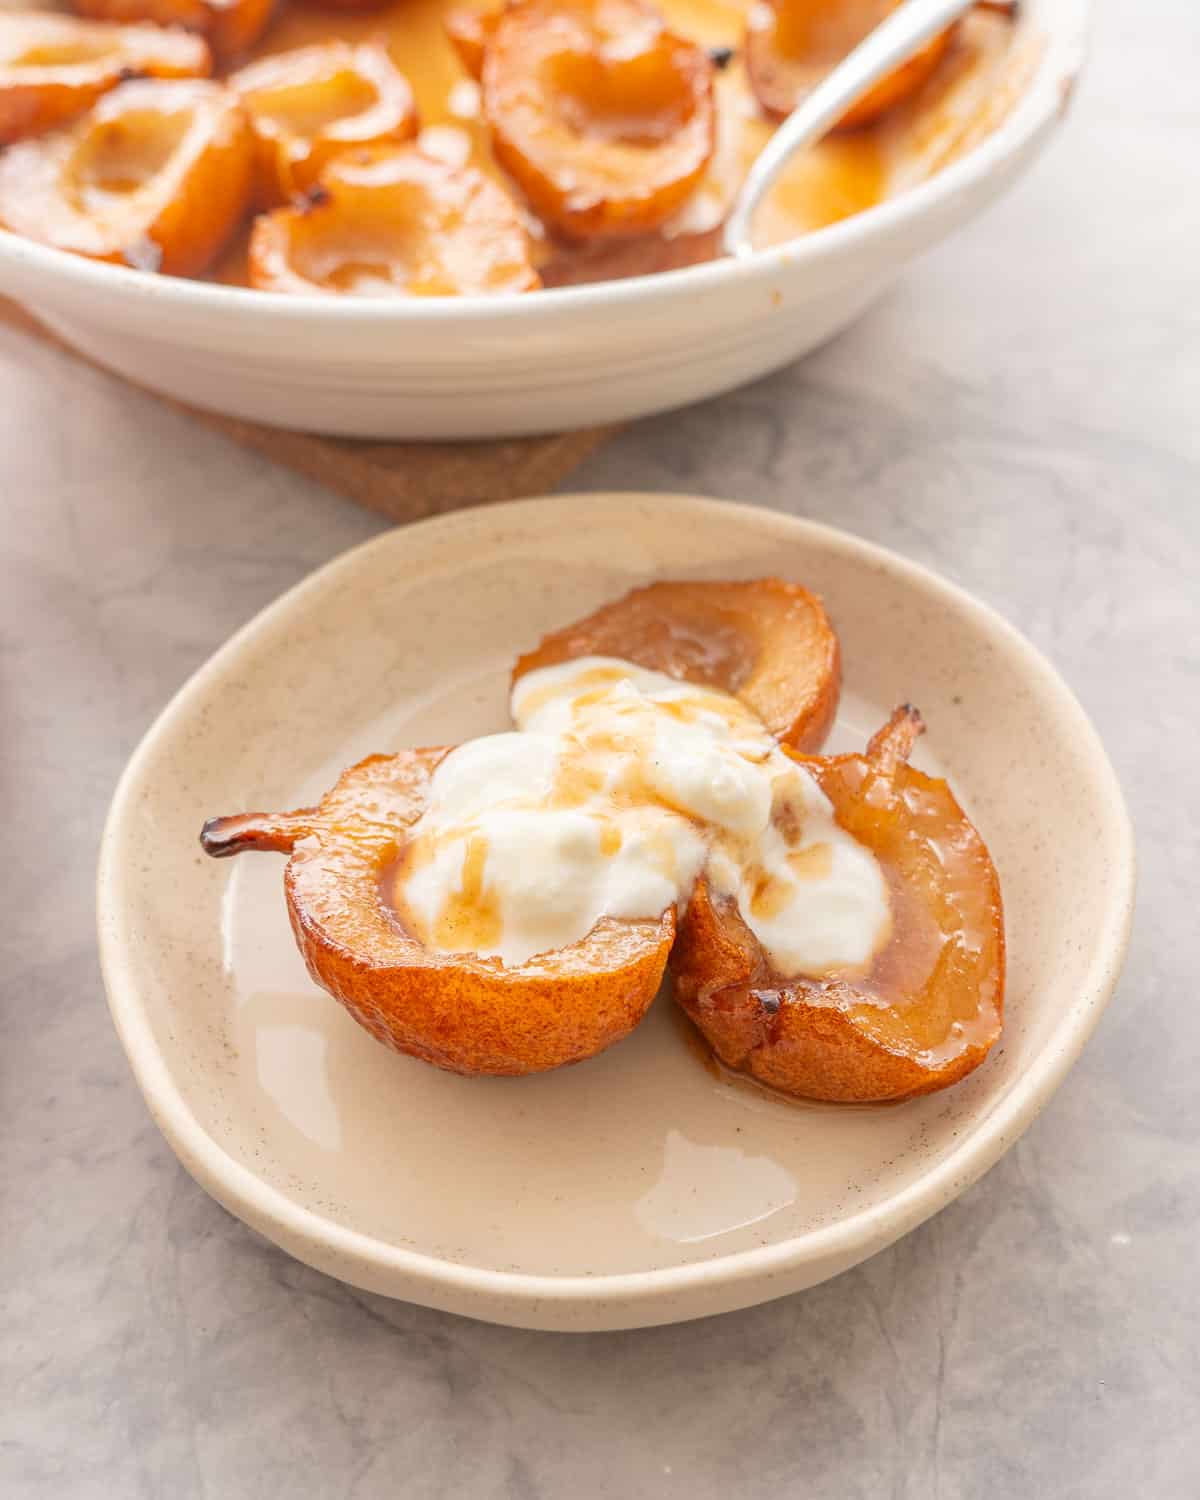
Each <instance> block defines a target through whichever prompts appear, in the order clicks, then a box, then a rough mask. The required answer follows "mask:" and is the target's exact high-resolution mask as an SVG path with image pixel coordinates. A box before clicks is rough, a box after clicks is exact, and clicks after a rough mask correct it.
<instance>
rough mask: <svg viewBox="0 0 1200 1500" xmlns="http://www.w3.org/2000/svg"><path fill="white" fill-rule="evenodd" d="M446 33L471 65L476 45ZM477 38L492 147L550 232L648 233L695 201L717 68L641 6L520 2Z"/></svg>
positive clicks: (587, 0) (616, 0)
mask: <svg viewBox="0 0 1200 1500" xmlns="http://www.w3.org/2000/svg"><path fill="white" fill-rule="evenodd" d="M451 35H452V38H453V39H454V41H455V45H456V47H457V48H458V51H459V55H460V57H463V58H465V60H466V65H467V66H468V67H470V66H471V64H472V60H473V57H474V55H475V54H474V52H473V48H474V47H475V45H476V39H475V38H473V37H471V36H470V35H469V34H468V32H467V30H466V28H465V27H463V26H462V25H461V24H460V25H458V28H457V31H454V30H452V32H451ZM479 40H480V41H481V43H482V67H481V78H482V88H483V114H484V118H485V120H486V121H487V123H488V125H489V126H490V127H491V131H492V150H493V152H494V154H495V157H496V160H497V161H498V162H499V163H500V165H501V166H502V167H503V168H504V170H505V171H506V172H507V173H508V175H509V176H510V177H511V178H512V179H513V181H514V182H515V183H516V184H517V186H518V187H519V188H520V189H521V191H522V192H523V193H524V194H525V196H526V198H527V199H528V200H529V203H530V205H531V206H532V208H533V210H534V212H535V213H536V214H537V215H538V216H539V217H540V218H541V219H542V220H543V222H544V223H545V224H546V225H547V226H548V227H549V228H551V229H552V230H553V231H554V232H555V233H557V234H560V235H563V236H565V237H566V238H568V239H582V240H587V239H592V238H597V237H599V238H608V237H612V236H617V237H621V236H626V235H641V234H646V233H648V232H650V231H652V230H655V229H657V228H659V227H660V226H661V225H662V224H664V223H666V221H667V220H668V219H670V218H671V217H672V215H674V214H675V213H676V212H677V211H678V210H679V209H680V208H681V207H682V206H683V204H684V203H685V202H686V200H687V199H688V198H689V197H690V196H691V194H692V191H693V189H694V188H695V187H696V185H697V184H698V182H699V181H700V178H701V176H702V175H703V173H704V170H705V168H706V167H707V165H708V163H709V160H710V159H711V157H712V154H713V151H714V150H715V147H716V110H715V106H714V102H713V63H712V59H711V58H710V57H709V55H708V53H707V52H706V51H705V50H704V48H703V47H699V46H697V45H696V44H695V43H694V42H690V41H688V40H686V39H685V38H684V37H682V36H679V35H678V34H677V33H675V32H673V31H671V30H670V29H669V28H668V27H667V25H666V23H665V22H664V20H663V18H662V16H661V15H659V13H658V12H657V11H656V10H655V9H654V8H653V7H652V6H650V5H649V4H648V3H646V0H518V3H516V4H514V5H512V6H510V7H509V8H508V9H506V10H504V11H503V12H502V13H501V15H500V18H499V20H498V21H497V22H496V23H495V25H494V26H492V25H491V24H490V23H489V22H483V23H481V27H480V37H479Z"/></svg>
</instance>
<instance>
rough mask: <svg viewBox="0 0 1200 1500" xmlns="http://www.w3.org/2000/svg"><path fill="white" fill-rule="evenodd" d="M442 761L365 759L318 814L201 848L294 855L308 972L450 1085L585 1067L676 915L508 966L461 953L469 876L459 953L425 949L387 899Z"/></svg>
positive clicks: (219, 831) (233, 831)
mask: <svg viewBox="0 0 1200 1500" xmlns="http://www.w3.org/2000/svg"><path fill="white" fill-rule="evenodd" d="M447 754H448V751H447V750H446V749H434V750H410V751H404V752H402V753H400V754H399V755H373V756H369V757H368V758H367V759H366V760H364V761H361V762H360V763H359V764H358V765H356V766H352V767H351V768H350V770H348V771H346V772H344V773H343V775H342V777H341V778H340V780H339V781H338V782H337V784H336V786H334V788H333V790H332V791H330V792H329V793H328V794H327V795H326V796H325V797H324V798H322V800H321V802H320V803H319V805H318V806H316V807H313V808H304V809H302V810H301V811H299V812H294V813H281V814H269V813H247V814H244V815H242V816H239V817H231V818H214V819H212V820H211V821H210V822H208V823H206V824H205V826H204V831H203V833H202V834H201V844H202V846H203V848H204V850H205V851H206V853H208V854H211V855H214V856H216V857H218V858H220V857H223V856H225V855H230V854H240V853H242V852H243V851H244V850H249V849H258V850H268V851H275V852H278V853H284V854H290V856H291V858H290V859H289V860H288V864H287V870H286V872H285V876H284V888H285V892H286V897H287V908H288V913H289V915H290V917H291V922H292V929H293V931H294V933H295V936H296V942H297V943H298V945H299V947H300V951H301V953H302V954H303V955H304V960H305V963H306V964H307V965H308V970H309V973H310V974H311V975H312V977H313V979H314V980H315V981H316V982H317V983H318V984H319V985H321V986H322V987H323V988H324V989H326V990H328V992H329V993H330V994H331V995H332V996H333V997H334V998H335V999H336V1000H340V1001H341V1003H342V1004H343V1005H344V1006H345V1007H346V1009H347V1010H348V1011H349V1012H350V1014H351V1015H352V1016H353V1017H354V1019H355V1020H356V1021H358V1022H359V1023H360V1025H362V1026H365V1027H366V1029H367V1030H368V1031H369V1032H370V1033H371V1034H372V1036H374V1037H376V1038H377V1039H378V1040H379V1041H381V1042H384V1043H385V1044H386V1045H387V1046H389V1047H393V1048H394V1049H395V1050H396V1051H398V1052H407V1053H410V1054H411V1055H412V1056H414V1057H420V1058H423V1059H424V1060H425V1061H426V1062H431V1063H434V1064H436V1065H437V1066H438V1067H439V1068H446V1069H448V1070H450V1071H451V1072H455V1073H475V1074H483V1073H492V1074H521V1073H538V1072H543V1071H545V1070H546V1069H549V1068H558V1067H561V1066H562V1065H563V1064H565V1063H573V1062H580V1061H581V1060H582V1059H584V1058H587V1057H591V1056H593V1055H594V1054H595V1053H597V1052H600V1051H602V1050H603V1049H604V1048H605V1047H608V1046H610V1045H611V1044H612V1043H613V1042H617V1041H620V1039H621V1038H622V1037H624V1036H626V1035H627V1034H628V1033H629V1032H630V1031H632V1030H633V1028H634V1027H635V1026H636V1025H637V1023H638V1022H639V1021H640V1020H641V1019H642V1017H643V1015H644V1014H645V1013H646V1010H647V1009H648V1008H649V1005H650V1002H651V1001H652V1000H653V999H654V995H655V992H656V991H657V989H658V986H659V984H660V982H661V980H662V976H663V972H664V969H665V967H666V962H667V955H668V953H669V952H670V948H671V943H672V941H673V939H674V936H675V914H674V912H673V911H670V910H668V911H666V912H664V913H663V914H662V916H661V917H658V918H654V919H652V920H646V921H617V920H613V919H610V918H603V919H602V920H601V921H600V922H599V923H597V925H596V926H595V927H593V929H592V930H591V932H589V933H588V935H587V936H586V937H585V938H583V939H582V940H581V941H580V942H577V943H574V944H572V945H571V946H570V947H567V948H563V949H560V950H559V951H557V952H554V953H549V954H543V955H539V956H537V957H534V958H532V959H530V960H529V961H528V962H526V963H523V964H519V965H514V966H512V967H505V966H504V965H503V964H501V963H500V962H499V960H498V959H494V958H478V957H476V956H475V954H474V952H472V951H471V950H472V949H473V948H475V947H486V946H487V941H486V937H485V935H484V934H482V933H479V932H475V931H474V930H473V929H475V928H477V927H478V926H479V924H481V923H486V922H487V920H488V913H487V904H486V900H485V899H483V894H482V892H480V891H472V890H471V888H470V872H469V871H468V872H466V876H467V878H466V880H465V883H464V891H463V903H462V911H461V912H460V913H459V917H460V918H461V922H460V925H459V928H458V930H455V931H453V932H450V933H447V934H446V937H447V943H446V945H445V946H447V947H458V946H459V945H460V944H461V946H462V949H463V950H464V951H462V952H432V951H431V950H430V949H428V948H426V947H424V946H423V945H422V944H421V943H420V942H418V941H417V939H416V938H415V937H413V936H412V935H411V934H410V932H409V931H407V930H406V928H405V925H404V923H403V920H402V918H401V916H400V915H399V913H398V911H397V909H396V907H395V906H394V905H393V903H392V901H391V899H390V893H391V891H392V889H393V887H394V885H395V883H396V877H397V875H398V872H399V868H400V860H401V858H402V854H403V848H404V843H405V835H406V832H407V830H408V829H409V828H410V827H411V825H412V824H413V823H415V822H416V820H417V819H418V817H420V815H421V813H422V812H423V811H424V809H425V806H426V803H427V800H428V795H429V785H430V778H431V776H432V775H433V772H434V771H435V770H436V768H437V766H438V765H439V763H440V762H441V761H442V759H443V758H444V757H445V756H446V755H447ZM477 873H478V874H479V875H480V876H482V868H481V869H480V870H479V872H477ZM449 920H450V921H451V923H453V921H454V914H453V913H451V914H450V915H449Z"/></svg>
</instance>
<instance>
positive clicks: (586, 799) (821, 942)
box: [395, 656, 891, 977]
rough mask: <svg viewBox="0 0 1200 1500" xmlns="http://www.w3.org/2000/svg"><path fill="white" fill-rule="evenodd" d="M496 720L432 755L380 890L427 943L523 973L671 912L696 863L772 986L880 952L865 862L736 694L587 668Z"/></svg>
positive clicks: (571, 670)
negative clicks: (614, 927) (438, 758)
mask: <svg viewBox="0 0 1200 1500" xmlns="http://www.w3.org/2000/svg"><path fill="white" fill-rule="evenodd" d="M512 712H513V719H514V721H515V723H516V724H517V726H518V728H517V731H516V732H514V733H510V734H497V735H489V736H487V737H486V738H484V739H480V740H473V741H471V742H469V743H468V744H465V745H463V746H461V747H460V748H459V749H457V750H454V751H452V752H451V753H450V754H449V755H448V756H447V757H446V759H445V760H444V761H443V762H442V763H441V765H440V766H439V767H438V769H437V770H436V772H435V773H434V776H433V781H432V787H431V794H430V799H429V805H428V807H427V808H426V810H425V812H424V814H423V815H422V817H421V818H420V820H419V821H418V822H417V823H416V824H415V825H414V827H413V830H412V835H411V841H410V843H409V845H408V846H407V849H408V853H407V856H406V858H405V861H404V864H403V866H402V871H401V875H400V878H399V881H398V884H397V887H396V891H395V897H396V901H397V905H398V907H399V909H400V910H401V912H402V914H403V915H404V917H405V919H406V920H407V921H408V922H409V923H410V924H411V925H412V926H413V927H414V929H415V931H416V935H417V936H418V937H420V938H421V940H422V941H423V942H425V943H426V944H427V945H428V946H430V947H431V948H434V949H436V950H437V951H441V952H463V951H470V952H475V953H478V954H479V955H480V956H481V957H495V958H498V959H500V960H501V962H502V963H504V964H506V965H515V964H520V963H524V962H525V961H526V960H528V959H530V958H532V957H533V956H534V955H536V954H540V953H546V952H549V951H551V950H554V949H559V948H565V947H567V946H569V945H570V944H571V943H575V942H578V941H579V940H580V939H581V938H583V937H586V935H587V934H588V932H590V931H591V929H592V928H593V927H594V926H595V924H596V923H597V922H598V921H599V920H600V918H601V917H604V916H608V917H617V918H630V919H633V918H642V917H659V916H661V914H662V913H663V912H664V911H666V910H667V909H668V908H670V907H672V906H675V907H682V906H683V905H684V904H685V903H686V901H687V899H688V896H689V894H690V892H691V888H692V886H693V884H694V883H695V880H696V878H697V876H698V875H699V874H700V873H701V872H702V871H704V872H705V873H706V874H707V878H708V880H709V883H710V885H711V886H712V888H713V890H714V891H715V892H716V893H717V894H718V895H722V896H728V897H731V898H732V899H733V900H735V901H736V902H737V905H738V909H739V910H740V912H741V915H742V917H743V919H744V920H745V921H746V923H747V925H748V926H749V927H750V929H751V930H752V931H753V932H754V934H755V936H756V937H757V938H758V940H759V942H760V943H761V944H762V946H763V949H764V950H765V952H766V954H767V956H768V958H769V959H770V962H771V965H772V967H773V968H774V969H775V970H776V971H777V972H778V973H779V974H780V975H783V976H785V977H790V976H794V975H799V974H806V975H809V976H814V977H815V976H819V975H824V974H828V973H830V972H833V971H840V970H855V969H861V968H862V967H863V966H864V965H866V964H867V963H868V962H869V961H870V959H871V956H872V955H873V954H874V953H875V952H876V951H877V950H878V949H879V947H880V946H881V945H882V944H883V943H884V942H885V941H886V939H887V936H888V932H889V930H890V925H891V923H890V912H889V907H888V897H887V886H886V883H885V881H884V877H883V874H882V871H881V870H880V868H879V865H878V864H877V862H876V860H875V859H874V857H873V856H872V855H871V853H870V852H869V851H868V850H867V849H865V848H864V847H863V846H862V845H861V844H859V843H858V842H857V841H856V840H855V839H854V838H852V837H851V836H850V834H848V833H847V832H846V831H845V830H844V829H842V828H841V827H839V826H838V824H837V823H836V822H835V821H834V817H833V809H832V807H831V805H830V803H829V801H828V799H827V798H826V797H825V795H824V793H823V792H822V791H821V790H820V788H819V787H818V786H817V784H816V782H815V781H814V780H813V778H812V776H811V775H810V774H809V773H808V771H807V770H806V769H805V768H804V767H803V766H800V765H797V764H796V763H795V762H794V761H792V760H791V759H789V758H788V756H786V755H785V754H784V753H783V751H781V750H780V749H779V748H778V746H777V745H776V744H775V741H774V740H773V738H772V737H771V735H770V734H769V733H768V732H767V730H766V729H765V728H764V726H763V725H762V723H761V722H760V721H759V719H758V718H757V717H756V716H755V715H754V714H753V713H752V712H751V710H750V709H748V708H747V707H746V706H745V705H744V704H742V703H740V702H739V701H738V700H737V699H736V698H733V697H730V696H729V695H727V694H725V693H720V692H717V691H715V690H713V689H709V688H703V687H698V686H696V685H694V684H691V683H683V682H677V681H675V679H674V678H671V677H667V676H664V675H663V674H661V673H658V672H650V671H646V670H645V669H643V668H641V667H637V666H635V665H633V664H632V663H630V662H625V661H620V660H617V659H616V658H612V657H595V656H592V657H582V658H579V659H577V660H575V661H570V662H564V663H561V664H560V665H557V666H552V667H544V668H541V669H540V670H538V671H535V672H530V673H528V674H527V675H526V676H524V677H523V678H522V679H521V680H520V681H519V682H518V683H517V684H516V686H515V687H514V689H513V695H512Z"/></svg>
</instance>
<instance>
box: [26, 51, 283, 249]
mask: <svg viewBox="0 0 1200 1500" xmlns="http://www.w3.org/2000/svg"><path fill="white" fill-rule="evenodd" d="M253 169H254V154H253V145H252V142H251V138H250V130H249V126H248V125H247V123H246V118H245V115H244V114H243V113H242V107H241V105H240V103H239V102H238V99H237V96H236V95H235V94H233V93H232V92H231V91H230V90H229V89H226V88H225V87H224V86H223V85H221V84H219V83H214V82H211V81H209V80H207V79H202V78H182V79H156V78H135V79H133V80H131V81H130V82H128V83H122V84H119V85H118V86H117V87H116V88H114V89H112V90H110V91H109V92H108V93H106V94H104V95H102V96H101V97H100V99H98V100H97V102H96V104H95V105H94V106H93V107H92V108H91V109H90V110H89V111H88V112H87V113H86V114H85V115H83V116H82V117H81V118H80V119H79V120H77V121H76V122H75V123H74V124H73V125H72V126H71V127H70V129H68V130H62V131H52V132H51V133H50V134H49V135H44V136H39V137H38V138H37V139H36V140H28V141H20V142H18V143H17V145H15V146H11V147H10V148H9V149H8V150H7V151H6V152H5V153H4V155H3V157H2V158H0V224H3V225H4V226H5V228H8V229H11V230H14V231H15V232H16V233H17V234H23V235H25V236H26V238H27V239H31V240H38V241H39V242H40V243H41V244H43V245H50V246H53V247H54V248H55V249H58V250H69V251H71V252H72V253H74V254H75V255H85V256H88V257H90V258H91V259H93V260H106V261H114V262H118V263H120V262H123V263H124V264H126V265H130V266H135V267H137V268H138V269H140V270H148V271H162V272H164V273H165V274H167V275H171V276H196V275H198V274H199V273H200V272H201V271H203V270H205V269H206V268H207V267H208V266H209V265H210V264H211V263H212V261H213V259H214V258H215V257H216V256H217V255H218V254H219V253H220V251H221V249H222V248H223V247H224V245H225V243H226V242H227V241H228V239H229V237H230V236H231V235H232V234H233V232H234V230H235V229H236V228H237V227H238V225H239V224H240V223H241V221H242V217H243V215H244V213H245V211H246V208H247V205H248V204H249V201H250V188H251V181H252V173H253Z"/></svg>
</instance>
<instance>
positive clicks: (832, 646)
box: [513, 578, 842, 750]
mask: <svg viewBox="0 0 1200 1500" xmlns="http://www.w3.org/2000/svg"><path fill="white" fill-rule="evenodd" d="M579 656H615V657H621V658H623V659H624V660H626V661H631V662H634V663H636V665H637V666H639V667H647V668H649V669H650V670H652V671H655V672H665V673H666V674H667V676H668V677H675V678H678V679H679V680H681V681H684V682H694V683H698V684H701V685H703V686H705V687H714V688H719V689H720V690H721V691H722V692H726V693H731V694H732V695H733V696H734V697H735V698H740V699H741V701H742V702H743V703H745V704H746V706H747V707H748V708H751V709H753V711H754V712H755V713H756V714H757V715H758V717H759V718H760V719H761V720H762V721H763V723H764V724H765V725H766V727H767V728H768V729H769V730H770V731H771V733H772V734H773V735H774V736H775V738H776V739H777V740H779V741H780V742H781V743H782V744H785V745H790V746H792V747H793V748H794V749H797V750H817V749H820V747H821V745H823V744H824V742H825V736H826V735H827V734H828V733H829V730H830V727H831V726H832V724H833V720H834V715H835V714H836V713H837V706H838V697H839V694H840V692H841V682H842V668H841V653H840V650H839V647H838V638H837V636H836V634H835V633H834V629H833V626H832V625H831V624H830V622H829V616H828V615H827V614H826V613H825V607H824V605H823V604H822V603H821V601H820V599H819V598H818V597H817V596H816V594H811V593H809V591H808V590H807V589H804V588H801V587H800V585H799V584H796V583H785V582H783V581H782V580H781V579H779V578H756V579H751V580H749V581H747V582H728V583H712V582H707V581H697V582H691V581H686V582H663V583H652V584H649V585H648V586H647V587H645V588H640V589H634V590H632V592H630V593H628V594H626V595H625V596H624V598H622V599H618V600H616V601H615V602H614V603H612V604H606V605H604V606H603V607H602V608H600V609H598V610H596V612H595V613H594V614H590V615H588V616H586V617H585V618H584V619H582V620H578V621H576V622H575V624H573V625H567V626H565V627H564V628H563V629H562V630H556V631H554V632H553V634H551V635H548V636H546V638H545V639H544V640H543V641H542V642H541V643H540V645H538V646H537V647H536V648H535V649H534V650H532V651H529V652H527V653H526V654H525V655H524V656H522V657H521V658H520V659H519V660H518V661H517V665H516V667H515V669H514V671H513V680H514V681H515V680H516V679H517V678H519V677H523V676H524V675H525V673H526V672H532V671H534V670H535V669H537V668H538V667H549V666H553V665H555V664H556V663H558V662H562V661H570V660H572V659H574V658H575V657H579Z"/></svg>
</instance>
